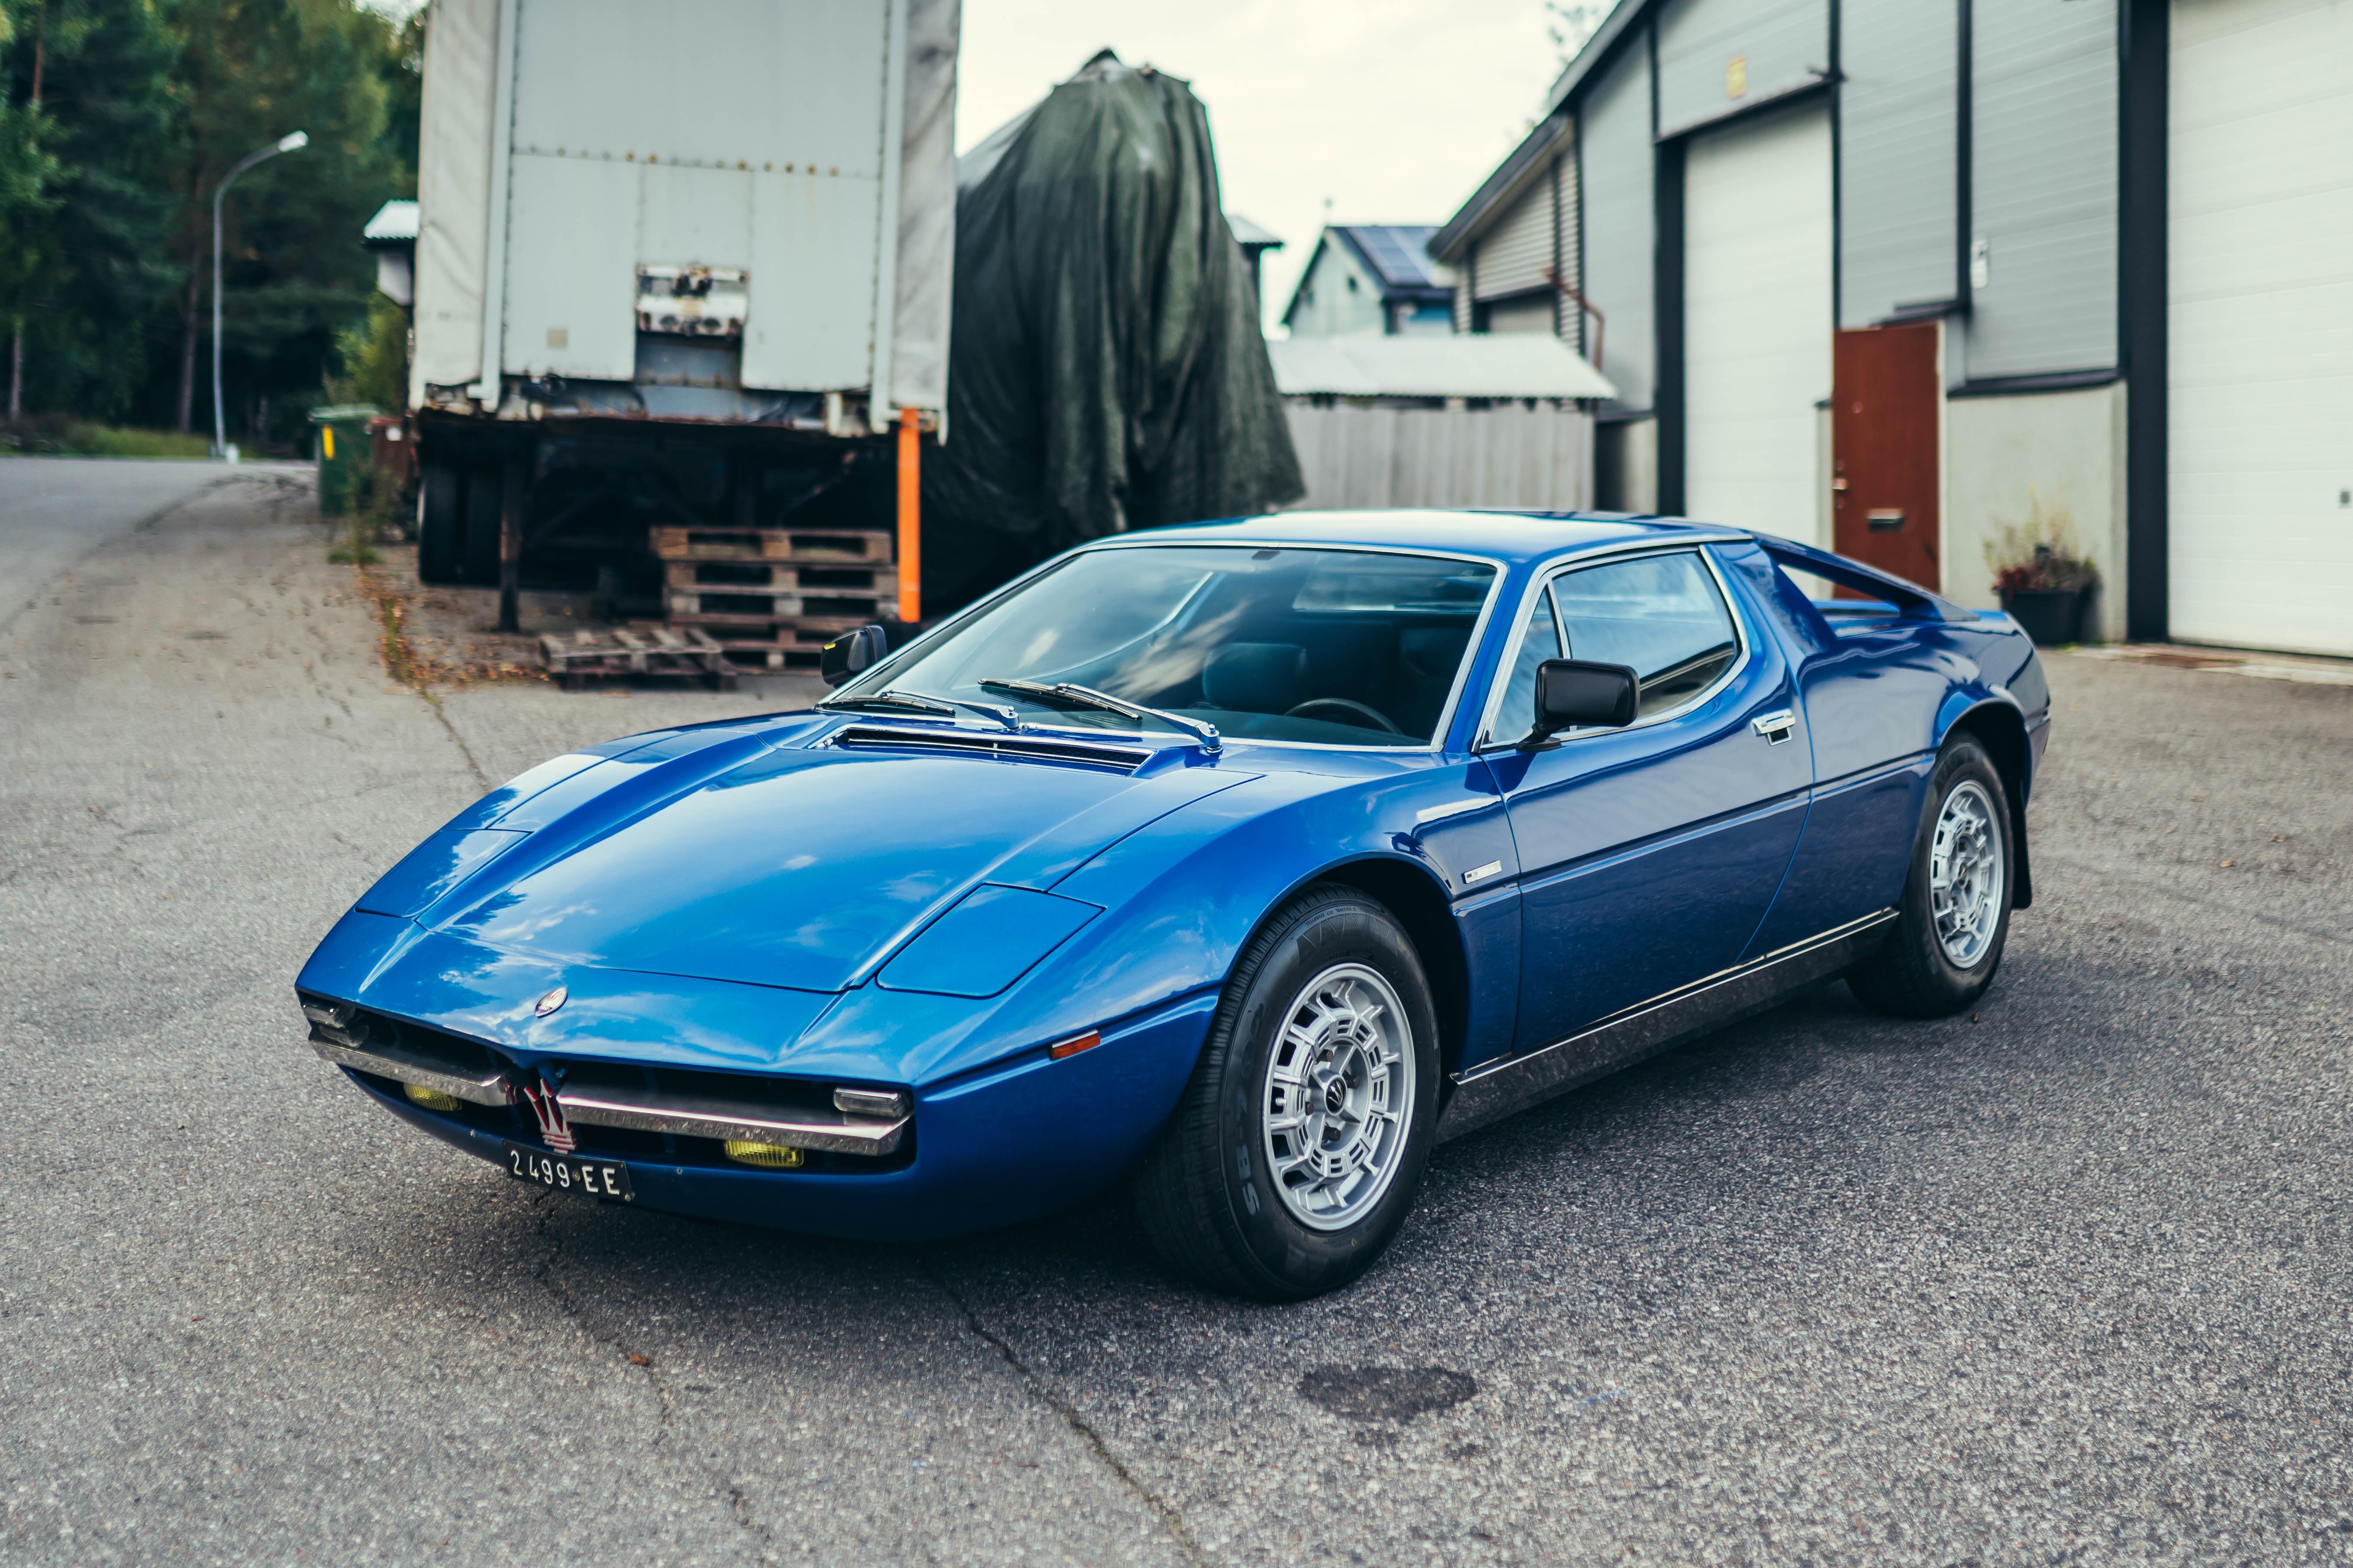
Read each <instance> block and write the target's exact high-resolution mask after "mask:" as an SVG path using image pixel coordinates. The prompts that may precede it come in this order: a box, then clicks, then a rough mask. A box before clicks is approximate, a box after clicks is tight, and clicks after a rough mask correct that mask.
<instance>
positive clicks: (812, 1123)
mask: <svg viewBox="0 0 2353 1568" xmlns="http://www.w3.org/2000/svg"><path fill="white" fill-rule="evenodd" d="M555 1102H556V1104H558V1105H560V1106H562V1107H563V1108H564V1115H565V1120H567V1121H576V1122H578V1123H580V1124H581V1125H583V1126H586V1127H628V1128H634V1129H636V1130H637V1131H640V1132H668V1133H671V1134H673V1135H676V1136H680V1137H686V1138H721V1139H741V1140H743V1141H744V1142H753V1143H781V1144H783V1145H784V1146H786V1148H790V1149H818V1150H826V1151H829V1152H833V1153H836V1154H867V1155H881V1154H890V1153H894V1152H897V1150H898V1147H899V1143H900V1141H901V1140H902V1139H903V1138H905V1137H906V1135H907V1122H908V1121H909V1120H910V1119H909V1118H907V1117H904V1116H901V1117H897V1118H894V1119H892V1120H888V1121H881V1120H876V1119H873V1118H869V1117H857V1116H844V1115H841V1114H840V1113H839V1112H838V1111H833V1110H818V1109H816V1108H815V1107H803V1106H786V1105H764V1104H761V1103H759V1102H757V1101H753V1100H718V1099H712V1098H710V1097H706V1096H703V1095H685V1094H672V1093H668V1092H665V1091H663V1090H660V1089H634V1088H633V1089H619V1088H616V1087H613V1086H610V1085H605V1084H598V1085H596V1086H593V1087H586V1086H584V1087H577V1088H575V1087H573V1086H572V1085H569V1084H567V1085H565V1087H564V1088H562V1089H557V1090H556V1094H555Z"/></svg>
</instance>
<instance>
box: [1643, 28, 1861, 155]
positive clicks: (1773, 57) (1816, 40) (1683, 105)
mask: <svg viewBox="0 0 2353 1568" xmlns="http://www.w3.org/2000/svg"><path fill="white" fill-rule="evenodd" d="M1658 27H1659V126H1660V129H1662V131H1666V132H1674V131H1676V130H1678V129H1681V128H1682V127H1684V126H1687V125H1692V124H1695V123H1697V122H1699V121H1704V120H1713V119H1715V117H1716V116H1717V115H1720V114H1725V113H1728V112H1730V111H1731V110H1736V109H1738V108H1740V107H1741V106H1742V105H1743V104H1746V103H1753V102H1755V101H1757V100H1760V99H1765V98H1769V97H1771V96H1773V95H1774V94H1775V93H1778V92H1786V91H1788V89H1791V88H1798V87H1804V86H1806V85H1807V84H1808V83H1810V82H1813V81H1817V80H1819V79H1820V77H1821V75H1822V74H1823V73H1825V72H1827V71H1828V70H1829V69H1830V64H1831V22H1830V6H1829V5H1828V4H1827V0H1669V4H1668V5H1665V6H1663V7H1662V8H1661V10H1660V13H1659V22H1658ZM1736 57H1737V58H1739V59H1740V61H1741V62H1742V68H1743V73H1744V75H1745V76H1746V84H1745V88H1746V90H1744V91H1743V92H1741V93H1739V94H1738V95H1734V94H1733V93H1731V92H1730V91H1728V90H1727V88H1726V82H1725V66H1726V65H1728V64H1729V63H1730V62H1731V61H1732V60H1733V59H1734V58H1736Z"/></svg>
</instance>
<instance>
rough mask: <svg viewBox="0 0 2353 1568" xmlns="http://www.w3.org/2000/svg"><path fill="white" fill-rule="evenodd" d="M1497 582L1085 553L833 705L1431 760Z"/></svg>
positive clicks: (1219, 557) (1381, 570)
mask: <svg viewBox="0 0 2353 1568" xmlns="http://www.w3.org/2000/svg"><path fill="white" fill-rule="evenodd" d="M1494 578H1495V569H1494V568H1493V566H1489V565H1484V564H1482V563H1476V562H1470V561H1450V560H1446V559H1443V558H1441V557H1438V556H1430V555H1388V554H1379V553H1375V552H1370V551H1356V550H1316V549H1304V548H1297V547H1293V548H1284V549H1276V548H1272V547H1253V546H1247V545H1245V546H1235V547H1225V546H1217V545H1155V546H1138V547H1127V548H1121V549H1111V550H1094V551H1089V552H1085V553H1083V554H1080V555H1074V556H1072V557H1071V559H1069V560H1067V561H1065V562H1063V563H1061V564H1060V565H1059V566H1057V567H1055V568H1054V569H1053V570H1052V571H1050V572H1048V573H1046V574H1044V575H1043V576H1040V577H1038V578H1035V579H1033V580H1032V581H1030V582H1029V583H1028V584H1024V585H1023V586H1022V587H1021V588H1020V589H1019V590H1018V591H1017V592H1015V593H1013V594H1012V595H1008V597H1006V598H1005V599H1003V600H1001V601H999V602H998V603H997V604H995V605H990V606H989V607H988V608H987V610H986V611H984V612H982V613H981V614H980V615H978V616H975V617H974V618H973V619H971V620H970V621H967V622H965V624H964V625H962V626H958V627H956V628H955V630H954V631H952V632H951V633H949V634H948V635H947V636H946V637H945V638H944V640H942V641H940V642H938V643H937V644H936V645H930V646H926V647H923V648H921V649H919V650H916V651H915V653H914V654H913V656H912V657H911V658H892V659H886V660H884V661H883V662H882V663H881V665H879V666H877V667H876V668H874V669H872V670H871V671H869V672H868V673H867V674H866V675H865V676H863V677H862V678H860V679H858V680H856V681H853V682H852V683H850V684H849V685H848V686H846V687H844V688H843V689H841V691H840V692H839V693H838V694H837V695H836V696H835V697H834V698H833V699H832V700H834V701H837V702H839V701H846V700H851V699H855V698H859V697H871V696H874V695H877V694H879V693H881V692H883V691H890V692H892V693H896V694H911V695H915V696H922V697H930V698H934V699H942V700H956V701H962V702H985V703H987V704H989V705H991V706H994V707H998V708H1010V709H1012V710H1015V712H1016V713H1018V715H1019V717H1020V718H1021V720H1022V721H1025V722H1036V721H1045V720H1049V719H1050V720H1051V721H1052V722H1053V723H1055V724H1057V725H1064V726H1071V727H1082V728H1091V729H1112V730H1129V731H1133V730H1134V729H1136V728H1137V726H1138V723H1139V721H1138V720H1136V719H1135V718H1134V717H1132V716H1130V715H1126V714H1121V713H1113V712H1107V711H1103V710H1099V709H1094V708H1089V707H1085V706H1082V705H1081V704H1080V702H1079V701H1077V700H1073V699H1071V698H1068V697H1056V696H1052V695H1050V694H1046V693H1040V692H1029V691H1022V690H1018V689H1008V688H1007V687H1006V686H1004V685H1002V684H999V683H1000V682H1006V681H1029V682H1035V683H1037V684H1039V685H1041V686H1054V685H1062V684H1068V685H1071V686H1082V687H1088V688H1092V689H1094V690H1096V691H1101V692H1104V693H1107V694H1109V695H1110V696H1113V697H1116V698H1119V699H1121V700H1124V701H1126V702H1130V703H1134V704H1136V705H1138V706H1141V707H1146V708H1158V709H1165V710H1168V711H1170V712H1172V713H1176V714H1178V715H1181V716H1182V717H1184V718H1187V719H1193V720H1198V721H1201V722H1204V723H1208V724H1214V725H1216V726H1217V727H1218V729H1219V731H1220V732H1221V733H1223V734H1225V735H1227V736H1229V737H1234V738H1239V739H1242V740H1257V741H1304V742H1321V743H1323V744H1325V745H1343V746H1426V745H1429V744H1431V743H1432V742H1435V741H1436V739H1437V736H1438V724H1439V721H1440V718H1441V717H1442V716H1443V713H1444V710H1445V708H1446V699H1447V695H1448V693H1450V692H1451V691H1452V690H1453V689H1454V677H1455V672H1456V671H1457V670H1458V669H1459V668H1461V664H1462V660H1463V658H1464V657H1465V656H1466V655H1467V653H1468V652H1469V649H1470V645H1471V632H1472V626H1475V625H1476V624H1477V621H1478V618H1479V612H1480V610H1481V609H1482V607H1483V606H1484V605H1485V604H1486V602H1487V593H1488V590H1489V588H1490V587H1492V586H1493V582H1494ZM1141 722H1142V724H1143V725H1144V726H1145V727H1147V728H1170V727H1171V726H1168V725H1166V724H1165V722H1164V721H1160V720H1158V719H1155V718H1146V719H1145V720H1143V721H1141Z"/></svg>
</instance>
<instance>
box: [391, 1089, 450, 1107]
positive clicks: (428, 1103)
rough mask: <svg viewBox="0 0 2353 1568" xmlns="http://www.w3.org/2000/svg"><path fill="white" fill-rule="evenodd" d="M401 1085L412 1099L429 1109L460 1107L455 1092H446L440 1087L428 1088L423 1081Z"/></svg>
mask: <svg viewBox="0 0 2353 1568" xmlns="http://www.w3.org/2000/svg"><path fill="white" fill-rule="evenodd" d="M400 1087H401V1088H402V1089H405V1090H406V1091H407V1094H408V1098H409V1099H410V1100H414V1101H416V1102H417V1104H418V1105H421V1106H423V1107H424V1108H425V1109H426V1110H457V1109H458V1097H457V1096H456V1095H454V1094H444V1093H442V1092H441V1091H440V1090H439V1089H427V1088H426V1087H425V1086H424V1085H423V1084H421V1083H404V1084H402V1085H401V1086H400Z"/></svg>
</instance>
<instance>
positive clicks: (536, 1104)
mask: <svg viewBox="0 0 2353 1568" xmlns="http://www.w3.org/2000/svg"><path fill="white" fill-rule="evenodd" d="M522 1098H523V1101H524V1103H525V1104H527V1105H529V1106H530V1107H531V1114H532V1116H533V1119H534V1120H535V1121H538V1123H539V1135H540V1136H541V1137H542V1138H543V1139H545V1140H546V1141H547V1146H548V1147H549V1148H551V1149H553V1150H554V1151H555V1152H557V1153H559V1154H569V1153H571V1152H573V1151H574V1150H575V1149H577V1148H578V1147H580V1143H579V1140H577V1139H575V1137H573V1135H572V1124H571V1123H570V1122H568V1121H565V1119H564V1107H562V1106H561V1105H558V1104H557V1103H556V1102H555V1091H554V1089H550V1088H548V1087H547V1085H545V1084H543V1083H527V1084H524V1085H523V1086H522Z"/></svg>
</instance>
